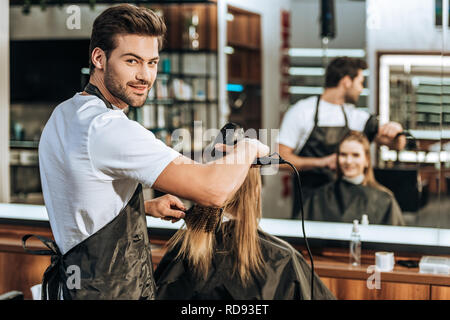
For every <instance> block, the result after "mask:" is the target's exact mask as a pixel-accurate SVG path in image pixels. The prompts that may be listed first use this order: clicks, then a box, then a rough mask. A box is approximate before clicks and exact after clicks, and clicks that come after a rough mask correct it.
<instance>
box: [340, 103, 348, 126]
mask: <svg viewBox="0 0 450 320" xmlns="http://www.w3.org/2000/svg"><path fill="white" fill-rule="evenodd" d="M341 110H342V113H343V114H344V119H345V127H346V128H348V120H347V114H346V113H345V110H344V105H342V104H341Z"/></svg>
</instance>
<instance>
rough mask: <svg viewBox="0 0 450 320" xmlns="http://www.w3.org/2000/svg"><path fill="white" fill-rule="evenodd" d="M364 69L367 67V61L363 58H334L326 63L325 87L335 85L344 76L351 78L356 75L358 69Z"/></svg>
mask: <svg viewBox="0 0 450 320" xmlns="http://www.w3.org/2000/svg"><path fill="white" fill-rule="evenodd" d="M364 69H367V63H366V62H365V61H364V60H361V59H358V58H350V57H338V58H335V59H333V60H332V61H331V62H330V63H329V64H328V67H327V72H326V75H325V88H334V87H337V86H338V84H339V81H341V79H342V78H344V77H345V76H349V77H350V78H351V79H352V80H353V79H355V78H356V76H357V75H358V71H359V70H364Z"/></svg>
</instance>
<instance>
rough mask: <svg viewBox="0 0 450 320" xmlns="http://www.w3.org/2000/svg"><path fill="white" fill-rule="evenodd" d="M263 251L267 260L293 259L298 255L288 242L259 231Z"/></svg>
mask: <svg viewBox="0 0 450 320" xmlns="http://www.w3.org/2000/svg"><path fill="white" fill-rule="evenodd" d="M258 236H259V240H260V245H261V251H262V253H263V255H264V256H265V258H266V259H270V260H272V259H273V260H280V259H282V258H289V259H290V258H292V257H294V256H296V254H297V253H298V252H297V250H296V249H295V248H294V247H292V245H290V244H289V243H288V242H286V241H284V240H282V239H280V238H278V237H276V236H274V235H271V234H268V233H266V232H264V231H262V230H258Z"/></svg>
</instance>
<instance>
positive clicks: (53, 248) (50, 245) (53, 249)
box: [22, 234, 61, 256]
mask: <svg viewBox="0 0 450 320" xmlns="http://www.w3.org/2000/svg"><path fill="white" fill-rule="evenodd" d="M31 237H36V238H38V239H39V240H41V242H42V243H43V244H44V245H45V246H46V247H47V248H49V249H50V250H30V249H28V248H27V246H26V242H27V240H28V239H29V238H31ZM22 247H23V249H24V250H25V252H26V253H30V254H37V255H41V256H42V255H45V256H49V255H61V253H60V251H59V249H58V246H57V245H56V243H55V241H53V240H51V239H48V238H46V237H42V236H39V235H35V234H27V235H25V236H23V237H22Z"/></svg>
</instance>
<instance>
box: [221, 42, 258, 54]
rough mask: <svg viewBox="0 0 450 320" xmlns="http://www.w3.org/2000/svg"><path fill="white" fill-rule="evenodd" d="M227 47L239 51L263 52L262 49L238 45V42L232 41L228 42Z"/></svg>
mask: <svg viewBox="0 0 450 320" xmlns="http://www.w3.org/2000/svg"><path fill="white" fill-rule="evenodd" d="M227 46H228V47H232V48H233V49H239V50H249V51H258V52H259V51H261V47H258V46H251V45H245V44H242V43H236V42H232V41H228V43H227Z"/></svg>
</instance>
